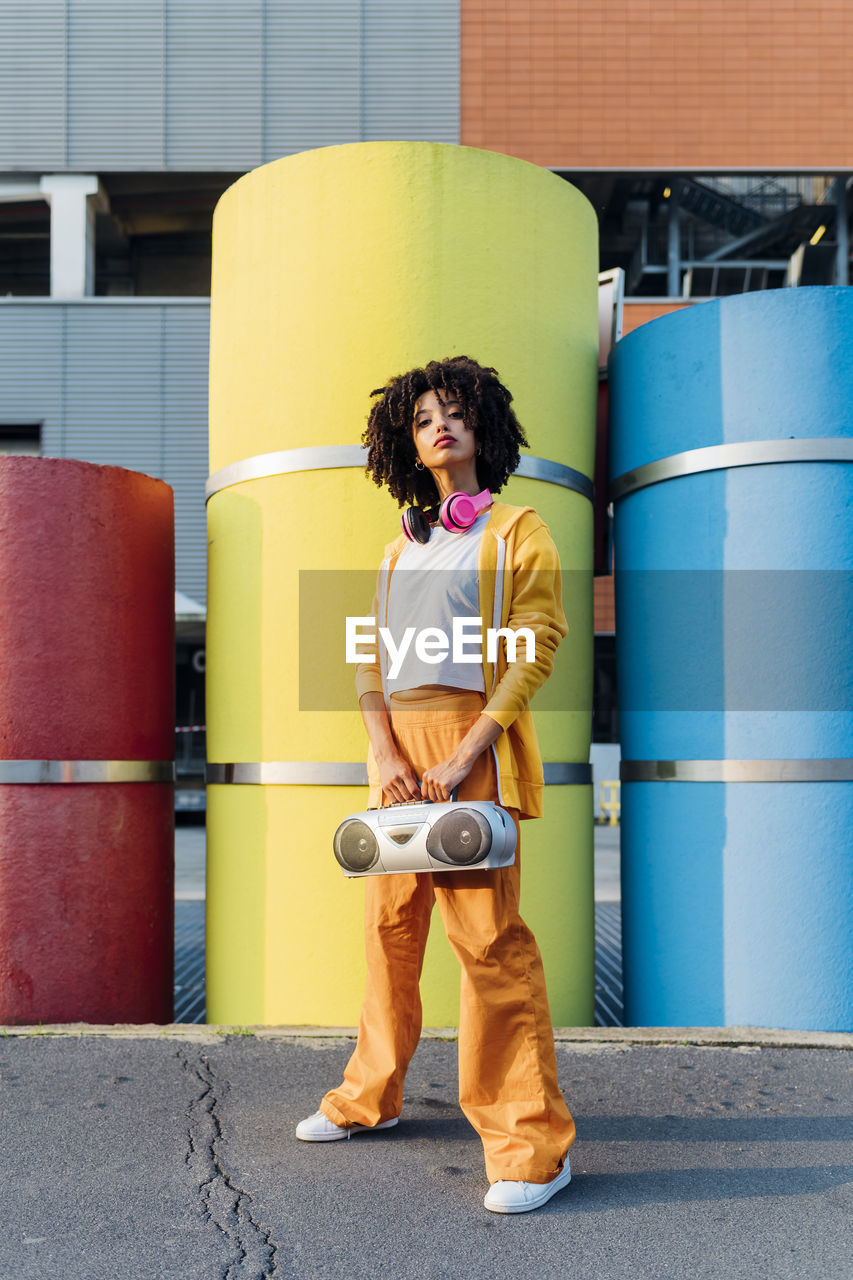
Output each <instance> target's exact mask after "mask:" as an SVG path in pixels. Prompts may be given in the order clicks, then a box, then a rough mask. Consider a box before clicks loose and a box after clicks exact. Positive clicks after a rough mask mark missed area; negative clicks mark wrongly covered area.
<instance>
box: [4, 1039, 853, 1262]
mask: <svg viewBox="0 0 853 1280" xmlns="http://www.w3.org/2000/svg"><path fill="white" fill-rule="evenodd" d="M690 1040H692V1041H696V1042H697V1043H686V1041H690ZM659 1041H662V1043H661V1042H659ZM683 1041H684V1042H683ZM795 1044H799V1045H805V1046H807V1047H790V1046H791V1045H795ZM818 1046H826V1047H818ZM351 1047H352V1041H351V1040H349V1039H347V1038H345V1037H330V1036H328V1035H323V1036H321V1035H315V1036H311V1035H308V1034H301V1035H297V1034H293V1033H289V1034H287V1033H281V1032H278V1031H276V1030H274V1029H273V1030H270V1029H264V1030H262V1031H258V1032H257V1033H254V1034H242V1035H235V1034H227V1033H224V1032H221V1031H217V1030H215V1029H212V1028H206V1027H201V1026H185V1027H175V1028H160V1027H151V1028H126V1029H123V1030H122V1029H120V1028H119V1029H117V1028H113V1029H109V1030H108V1031H107V1030H105V1032H104V1033H103V1034H97V1033H96V1031H95V1029H92V1028H84V1027H80V1028H77V1029H74V1028H62V1029H60V1028H53V1029H51V1028H41V1029H29V1030H28V1029H25V1028H9V1029H8V1030H7V1032H6V1033H5V1034H4V1033H2V1032H0V1105H2V1126H0V1179H1V1180H0V1185H1V1186H2V1215H0V1276H2V1277H4V1280H5V1278H6V1277H8V1278H9V1280H27V1278H29V1277H34V1278H35V1277H38V1280H44V1277H55V1276H58V1277H62V1278H63V1280H90V1278H91V1280H96V1278H97V1280H101V1278H104V1280H123V1278H124V1277H127V1278H128V1280H155V1278H156V1280H159V1278H160V1277H180V1278H181V1280H195V1278H196V1277H198V1280H212V1278H214V1277H222V1278H223V1280H225V1278H226V1277H227V1278H228V1280H247V1278H248V1277H267V1276H269V1277H285V1276H286V1277H291V1276H294V1277H321V1276H322V1277H325V1276H332V1277H340V1278H341V1280H355V1278H356V1277H363V1276H364V1277H374V1276H389V1277H394V1278H395V1280H406V1278H408V1277H413V1278H414V1277H419V1278H420V1277H424V1278H428V1280H432V1278H433V1277H436V1278H437V1277H453V1280H464V1278H467V1277H490V1278H491V1277H500V1278H501V1280H503V1277H505V1276H512V1277H518V1280H542V1278H543V1277H545V1278H548V1277H552V1276H560V1277H562V1276H566V1277H573V1278H576V1280H587V1278H589V1280H646V1278H651V1277H655V1280H657V1278H659V1277H661V1278H666V1280H670V1278H672V1280H685V1278H686V1277H691V1278H692V1277H696V1278H697V1280H704V1278H705V1277H708V1280H711V1278H712V1277H713V1278H714V1280H717V1278H718V1277H733V1278H737V1277H750V1278H752V1277H756V1278H758V1277H761V1278H762V1280H765V1278H771V1280H788V1277H792V1278H793V1277H805V1276H808V1277H810V1278H812V1280H813V1278H815V1277H817V1278H818V1280H848V1278H849V1276H850V1274H851V1256H853V1249H851V1246H853V1036H847V1035H840V1036H839V1035H835V1036H831V1035H830V1036H825V1037H822V1036H820V1035H817V1034H814V1033H811V1034H807V1033H803V1034H801V1035H799V1036H797V1035H796V1034H794V1033H776V1034H773V1033H767V1032H749V1031H719V1030H717V1031H711V1032H708V1033H702V1032H695V1031H683V1032H680V1031H677V1030H669V1029H667V1030H665V1031H662V1032H660V1033H654V1032H649V1031H645V1032H643V1031H630V1030H622V1029H617V1028H614V1029H601V1030H600V1029H592V1028H590V1029H586V1030H581V1031H578V1032H574V1033H573V1032H558V1044H557V1056H558V1065H559V1071H560V1080H561V1084H562V1087H563V1090H564V1092H565V1094H566V1097H567V1099H568V1101H569V1104H570V1106H571V1108H572V1111H573V1113H574V1115H575V1120H576V1123H577V1128H578V1140H577V1142H576V1144H575V1146H574V1148H573V1149H572V1157H571V1159H572V1170H573V1178H572V1182H571V1185H570V1186H569V1187H568V1188H567V1189H566V1190H565V1191H563V1192H561V1193H559V1195H557V1196H556V1197H555V1198H554V1199H553V1200H552V1201H551V1202H550V1203H549V1204H548V1205H546V1206H545V1207H544V1208H542V1209H540V1210H538V1211H536V1212H534V1213H531V1214H523V1215H518V1216H512V1217H509V1216H507V1217H504V1216H498V1215H494V1214H490V1213H488V1212H487V1211H486V1210H485V1209H484V1208H483V1206H482V1199H483V1195H484V1193H485V1191H486V1189H487V1183H486V1179H485V1175H484V1170H483V1160H482V1151H481V1147H480V1143H479V1139H478V1138H477V1136H476V1134H475V1133H474V1131H473V1130H472V1129H471V1128H470V1126H469V1125H468V1123H467V1121H466V1120H465V1119H464V1117H463V1116H462V1114H461V1112H460V1111H459V1108H458V1105H457V1102H456V1045H455V1043H454V1042H453V1041H452V1040H447V1039H439V1038H435V1039H424V1040H423V1041H422V1042H421V1044H420V1046H419V1048H418V1051H417V1053H416V1055H415V1058H414V1061H413V1063H412V1067H411V1069H410V1072H409V1075H408V1078H407V1085H406V1098H405V1104H404V1109H403V1116H402V1119H401V1121H400V1124H399V1125H398V1126H397V1128H395V1129H392V1130H388V1131H385V1132H382V1133H377V1134H362V1135H358V1136H356V1137H354V1138H353V1139H352V1140H350V1141H345V1142H336V1143H323V1144H311V1145H308V1144H304V1143H300V1142H297V1141H296V1140H295V1138H294V1135H293V1130H294V1127H295V1125H296V1123H297V1122H298V1120H300V1119H301V1118H302V1117H303V1116H305V1115H308V1114H309V1113H310V1112H312V1111H314V1110H315V1109H316V1106H317V1102H318V1100H319V1098H320V1096H321V1094H322V1093H323V1092H324V1090H325V1089H326V1088H327V1087H328V1086H330V1085H332V1084H335V1083H338V1081H339V1079H340V1076H341V1072H342V1070H343V1066H344V1063H345V1061H346V1059H347V1056H348V1054H349V1052H350V1050H351Z"/></svg>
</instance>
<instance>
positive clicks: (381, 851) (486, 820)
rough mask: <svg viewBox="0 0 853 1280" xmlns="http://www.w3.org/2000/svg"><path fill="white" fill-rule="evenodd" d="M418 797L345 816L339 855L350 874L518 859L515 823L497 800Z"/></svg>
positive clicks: (484, 867) (466, 867) (472, 867)
mask: <svg viewBox="0 0 853 1280" xmlns="http://www.w3.org/2000/svg"><path fill="white" fill-rule="evenodd" d="M452 794H453V798H452V799H451V800H448V801H446V802H445V803H444V804H435V803H434V802H433V801H431V800H416V801H413V802H408V803H402V804H391V805H387V806H386V807H385V808H382V809H367V810H366V811H365V812H364V813H351V814H350V815H349V817H347V818H344V820H343V822H342V823H341V825H340V826H339V827H338V829H337V831H336V832H335V839H334V850H335V857H336V858H337V860H338V862H339V863H340V865H341V867H342V869H343V873H344V875H345V876H350V877H353V876H387V875H399V874H402V873H403V872H406V871H490V870H493V869H494V868H496V867H509V866H511V865H512V863H513V862H515V823H514V822H513V820H512V818H511V817H510V816H509V814H508V813H507V812H506V810H505V809H501V808H499V806H498V805H496V804H495V803H494V802H493V801H492V800H466V801H463V802H461V803H460V802H459V801H457V800H456V798H455V797H456V791H454V792H453V793H452Z"/></svg>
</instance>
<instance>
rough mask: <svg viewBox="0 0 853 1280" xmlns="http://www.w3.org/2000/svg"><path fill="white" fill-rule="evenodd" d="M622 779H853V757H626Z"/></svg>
mask: <svg viewBox="0 0 853 1280" xmlns="http://www.w3.org/2000/svg"><path fill="white" fill-rule="evenodd" d="M619 777H620V779H621V781H622V782H853V760H844V759H842V760H809V759H806V760H623V761H622V762H621V763H620V765H619Z"/></svg>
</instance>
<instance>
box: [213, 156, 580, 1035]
mask: <svg viewBox="0 0 853 1280" xmlns="http://www.w3.org/2000/svg"><path fill="white" fill-rule="evenodd" d="M596 272H597V226H596V219H595V215H594V212H593V209H592V207H591V206H590V205H589V204H588V202H587V201H586V200H585V199H584V197H583V196H581V195H580V193H579V192H578V191H576V190H575V189H574V188H573V187H571V186H570V185H569V184H568V183H566V182H564V181H563V180H562V179H560V178H558V177H556V176H555V175H554V174H552V173H550V172H548V171H546V170H543V169H539V168H537V167H536V166H534V165H530V164H527V163H526V162H524V161H520V160H515V159H512V158H510V157H507V156H502V155H497V154H494V153H492V152H486V151H478V150H475V149H472V148H468V147H454V146H445V145H435V144H432V143H425V142H376V143H359V144H354V145H349V146H341V147H328V148H324V149H322V150H318V151H309V152H304V153H301V154H299V155H295V156H290V157H288V158H287V159H284V160H279V161H276V162H275V163H273V164H268V165H265V166H263V167H262V168H260V169H257V170H255V171H254V172H252V173H249V174H247V175H246V176H245V177H243V178H241V179H240V180H239V181H238V182H237V183H235V184H234V186H232V187H230V188H229V189H228V191H226V192H225V194H224V195H223V197H222V199H221V200H220V202H219V204H218V206H217V209H216V214H215V218H214V239H213V288H212V294H213V298H212V316H211V365H210V453H211V471H212V472H213V473H217V472H220V471H221V470H222V469H223V468H226V467H228V466H230V465H231V464H234V463H237V462H240V461H241V460H243V459H245V458H247V457H255V456H256V455H260V454H266V453H272V452H276V451H280V450H290V449H302V448H308V447H312V448H313V447H320V448H322V447H324V446H333V445H350V446H352V445H357V444H358V442H359V439H360V436H361V433H362V431H363V429H364V426H365V419H366V416H367V413H368V410H369V408H370V404H371V400H370V391H371V390H372V389H373V388H374V387H378V386H381V385H382V384H384V383H385V382H386V381H387V379H388V378H389V377H390V376H393V375H395V374H398V373H402V372H404V371H405V370H407V369H409V368H411V367H413V366H415V365H422V364H424V363H425V362H427V361H428V360H430V359H441V358H444V357H446V356H450V355H457V354H467V355H470V356H472V357H474V359H476V360H479V361H480V363H482V364H487V365H494V366H495V367H496V368H497V370H498V372H499V374H500V376H501V379H502V380H503V381H504V382H505V383H506V385H507V386H508V387H509V388H510V390H511V391H512V392H513V395H514V397H515V407H516V410H517V413H518V416H519V419H520V421H521V422H522V424H523V426H524V428H525V430H526V432H527V435H528V438H529V439H530V442H531V448H530V453H531V454H534V455H537V456H539V457H543V458H547V459H551V460H553V461H556V462H560V463H563V464H565V465H567V466H569V467H572V468H575V469H576V470H578V471H580V472H583V473H584V474H585V475H587V476H591V475H592V468H593V455H594V424H595V394H596V366H597V345H598V338H597V307H596ZM258 469H259V470H263V466H261V467H259V468H258ZM226 478H227V477H226ZM501 498H502V500H505V501H507V502H510V503H517V504H530V505H532V506H535V507H536V509H537V511H538V512H539V513H540V514H541V515H542V516H543V518H544V519H545V520H546V521H547V523H548V525H549V527H550V528H551V531H552V534H553V536H554V538H555V541H556V542H557V545H558V547H559V550H560V555H561V559H562V563H563V567H564V569H566V570H580V571H583V572H578V573H574V574H569V575H568V576H567V578H566V586H567V598H566V602H565V605H566V614H567V617H568V619H569V624H570V627H571V632H570V636H569V640H568V641H567V642H566V643H565V644H564V645H563V646H562V648H561V651H560V666H561V671H562V675H561V676H555V677H554V679H558V678H559V679H563V680H564V682H565V683H566V684H568V685H571V686H572V689H571V690H569V691H567V692H566V694H565V697H563V698H561V699H560V700H554V699H552V701H559V702H560V708H559V709H556V710H544V711H542V713H541V714H537V717H536V718H537V728H538V732H539V736H540V744H541V746H542V749H543V756H544V759H545V760H546V761H580V762H586V761H587V760H588V752H589V733H590V698H591V694H590V690H591V683H592V681H591V676H592V579H591V566H592V524H593V520H592V504H591V503H590V501H589V500H588V499H587V498H585V497H583V496H581V494H579V493H577V492H575V491H572V490H570V489H567V488H564V487H562V486H559V485H555V484H550V483H546V482H544V481H541V480H535V479H529V478H521V477H515V478H513V479H512V480H511V481H510V483H509V485H508V486H507V488H506V489H505V490H504V491H503V493H502V494H501ZM208 519H209V548H210V551H209V555H210V597H209V607H208V651H207V662H208V674H207V679H208V711H207V724H208V745H209V758H210V760H211V761H212V762H229V763H230V762H252V763H260V762H269V761H287V762H311V761H319V762H359V761H363V759H364V756H365V750H366V738H365V735H364V731H363V728H362V725H361V719H360V716H359V714H358V709H357V705H356V701H355V695H354V689H353V697H352V707H351V709H348V710H331V711H311V710H306V709H304V708H303V709H300V698H299V683H300V674H301V675H302V677H303V681H305V680H306V679H307V680H308V681H309V682H313V683H314V684H315V685H316V683H317V681H318V680H322V678H323V677H322V673H321V672H318V671H312V670H311V669H310V666H311V657H310V654H307V653H305V652H304V651H303V656H302V664H303V665H302V670H301V672H300V654H299V622H300V618H299V574H300V570H303V571H305V570H325V571H332V570H337V571H339V572H340V573H341V574H342V575H344V574H346V573H348V571H351V570H366V571H368V573H369V580H370V581H371V582H372V579H373V576H374V575H375V572H376V569H377V567H378V564H379V561H380V559H381V555H382V549H383V547H384V545H385V543H386V542H388V541H390V540H391V539H392V538H393V537H394V536H395V535H396V533H397V531H398V530H399V515H398V511H397V507H396V504H395V503H394V501H393V500H392V499H391V498H390V497H389V496H388V494H387V491H385V490H380V489H377V488H376V487H375V486H374V485H373V483H372V482H371V481H370V480H369V479H367V478H365V475H364V472H363V470H361V469H360V468H358V467H352V466H343V467H339V468H333V469H321V470H293V471H290V472H288V473H285V474H277V475H271V476H265V477H261V478H256V479H242V480H238V482H237V483H235V484H230V485H228V486H227V487H223V488H218V489H217V491H216V492H215V493H214V494H213V496H212V497H211V499H210V501H209V504H208ZM340 580H341V579H337V581H338V582H340ZM303 581H304V579H303ZM315 581H316V580H315ZM329 589H330V590H336V587H335V579H334V577H330V588H329ZM313 590H315V592H316V586H315V587H314V588H313ZM315 606H316V601H315ZM341 654H342V656H343V637H341ZM351 670H352V669H350V671H351ZM336 678H337V677H336ZM346 679H347V680H349V679H350V676H349V673H347V675H346ZM543 694H544V690H543ZM534 705H535V704H534ZM569 706H570V707H571V709H567V707H569ZM366 802H367V792H366V789H365V788H362V787H359V786H340V785H332V786H329V785H324V786H309V785H299V784H296V785H294V784H273V785H241V784H238V783H225V782H223V783H218V784H214V785H211V786H210V787H209V791H208V899H207V904H208V905H207V955H208V959H207V984H208V989H207V1012H208V1020H209V1021H211V1022H227V1023H267V1024H278V1023H291V1024H301V1023H316V1024H320V1025H329V1026H335V1025H351V1024H353V1023H355V1022H356V1021H357V1017H358V1010H359V1006H360V1002H361V997H362V992H363V985H364V967H363V960H362V936H361V935H362V918H361V917H362V899H363V884H361V883H360V882H359V881H351V880H345V879H344V877H343V876H342V875H341V872H340V870H339V868H338V866H337V864H336V863H335V861H334V858H333V856H332V835H333V833H334V830H335V827H336V826H337V824H338V822H339V821H340V819H341V818H342V817H343V816H345V815H346V814H347V813H350V812H352V811H355V810H358V809H362V808H364V806H365V804H366ZM545 805H546V816H545V818H544V819H542V820H540V821H534V822H528V823H525V824H524V826H523V828H522V837H523V842H524V883H525V887H524V901H523V910H524V914H525V917H526V919H527V920H528V923H529V924H530V925H531V927H532V928H533V929H534V931H535V932H536V935H537V938H538V940H539V944H540V947H541V949H542V952H543V956H544V958H545V966H546V971H547V975H548V983H549V990H550V994H551V1002H552V1015H553V1017H554V1021H555V1022H556V1023H562V1024H584V1023H590V1022H591V1021H592V1010H593V893H592V797H591V787H590V786H588V785H586V786H577V785H574V786H549V787H548V788H547V789H546V796H545ZM423 997H424V1019H425V1024H426V1025H438V1026H445V1025H454V1024H455V1023H456V1020H457V1008H458V970H457V966H456V962H455V960H454V959H453V957H452V956H451V954H450V951H449V948H448V947H447V944H446V942H445V940H444V938H443V936H441V929H440V925H439V924H438V922H436V925H435V927H434V929H433V934H432V938H431V941H430V947H429V951H428V954H427V963H426V968H425V974H424V980H423Z"/></svg>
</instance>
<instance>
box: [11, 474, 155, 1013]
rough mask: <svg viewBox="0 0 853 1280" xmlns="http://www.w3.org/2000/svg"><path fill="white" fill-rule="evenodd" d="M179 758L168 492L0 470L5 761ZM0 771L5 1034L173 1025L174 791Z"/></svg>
mask: <svg viewBox="0 0 853 1280" xmlns="http://www.w3.org/2000/svg"><path fill="white" fill-rule="evenodd" d="M173 755H174V514H173V501H172V490H171V489H170V488H169V486H168V485H167V484H164V483H163V482H162V481H161V480H154V479H152V478H151V477H150V476H145V475H140V474H138V473H136V472H133V471H125V470H123V469H122V468H119V467H102V466H93V465H91V464H90V463H85V462H76V461H70V460H66V459H54V458H17V457H15V458H0V761H4V762H5V761H10V760H50V761H56V760H65V761H77V760H95V761H106V760H128V761H130V760H139V761H164V760H170V759H172V757H173ZM3 767H4V766H3V765H2V764H0V1023H2V1022H5V1023H10V1024H22V1023H31V1022H38V1021H41V1022H77V1021H82V1022H102V1023H109V1022H169V1021H171V1018H172V988H173V953H174V857H173V850H174V831H173V823H174V800H173V788H172V786H171V784H169V783H167V782H166V783H163V782H160V783H156V782H122V783H114V782H102V783H60V782H57V783H49V784H26V783H11V782H8V781H3V775H2V770H3Z"/></svg>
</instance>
